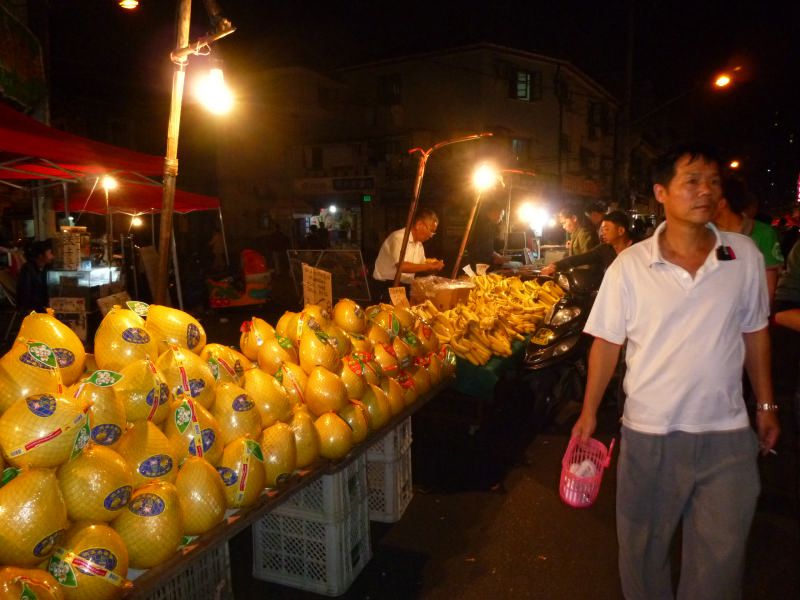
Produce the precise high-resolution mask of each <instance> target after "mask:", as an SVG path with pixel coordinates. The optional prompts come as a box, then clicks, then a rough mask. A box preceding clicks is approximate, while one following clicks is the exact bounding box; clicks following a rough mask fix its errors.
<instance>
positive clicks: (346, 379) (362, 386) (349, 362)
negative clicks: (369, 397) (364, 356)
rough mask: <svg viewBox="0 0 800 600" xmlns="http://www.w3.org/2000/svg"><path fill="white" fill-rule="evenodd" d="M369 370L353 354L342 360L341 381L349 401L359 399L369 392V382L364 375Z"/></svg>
mask: <svg viewBox="0 0 800 600" xmlns="http://www.w3.org/2000/svg"><path fill="white" fill-rule="evenodd" d="M369 368H370V367H368V366H367V365H366V364H365V362H364V361H363V360H359V359H358V358H356V357H355V356H353V355H352V354H348V355H347V356H345V357H344V358H343V359H342V368H341V369H339V379H341V380H342V383H343V384H344V387H345V389H346V390H347V397H348V398H349V399H353V398H355V399H358V398H361V396H363V395H364V392H365V391H366V390H367V381H366V379H365V377H364V375H363V373H364V371H366V370H367V369H369Z"/></svg>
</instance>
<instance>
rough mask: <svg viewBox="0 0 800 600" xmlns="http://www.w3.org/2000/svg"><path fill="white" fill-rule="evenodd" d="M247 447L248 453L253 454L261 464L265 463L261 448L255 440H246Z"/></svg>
mask: <svg viewBox="0 0 800 600" xmlns="http://www.w3.org/2000/svg"><path fill="white" fill-rule="evenodd" d="M245 445H246V446H247V453H248V454H252V455H253V456H255V457H256V458H257V459H258V460H260V461H261V462H264V453H263V452H262V451H261V446H260V445H259V444H258V442H256V441H255V440H245Z"/></svg>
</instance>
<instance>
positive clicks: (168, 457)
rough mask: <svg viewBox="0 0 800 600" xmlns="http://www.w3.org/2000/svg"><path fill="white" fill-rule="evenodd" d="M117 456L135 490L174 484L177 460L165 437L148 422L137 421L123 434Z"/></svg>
mask: <svg viewBox="0 0 800 600" xmlns="http://www.w3.org/2000/svg"><path fill="white" fill-rule="evenodd" d="M117 452H119V454H120V456H122V458H124V459H125V462H127V463H128V466H129V467H130V468H131V471H132V472H133V487H134V489H136V488H138V487H140V486H143V485H146V484H148V483H151V482H153V481H169V482H170V483H171V482H173V481H175V478H176V477H177V476H178V460H177V458H176V456H175V449H174V448H173V446H172V444H171V443H170V441H169V440H168V439H167V436H166V435H164V433H163V432H162V431H161V430H160V429H159V428H158V427H156V426H155V425H154V424H153V423H151V422H150V421H137V422H136V423H134V424H133V426H132V427H131V428H130V429H128V431H126V432H125V433H124V434H122V439H121V440H120V441H119V444H118V445H117Z"/></svg>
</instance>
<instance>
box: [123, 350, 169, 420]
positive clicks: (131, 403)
mask: <svg viewBox="0 0 800 600" xmlns="http://www.w3.org/2000/svg"><path fill="white" fill-rule="evenodd" d="M121 373H122V380H121V381H120V382H119V383H117V384H116V385H115V386H114V393H115V394H116V397H117V398H118V399H119V400H121V401H122V404H123V405H124V406H125V416H126V418H127V419H128V422H130V423H137V422H139V421H152V422H153V423H155V424H156V425H158V424H160V423H163V422H164V420H165V419H166V418H167V415H168V414H169V401H170V399H171V397H170V392H169V386H168V385H167V381H166V377H164V374H163V373H162V372H161V370H160V369H159V368H158V367H156V365H155V363H154V362H153V361H151V360H150V359H148V358H142V359H140V360H135V361H133V362H132V363H130V364H129V365H128V366H127V367H125V368H124V369H122V371H121Z"/></svg>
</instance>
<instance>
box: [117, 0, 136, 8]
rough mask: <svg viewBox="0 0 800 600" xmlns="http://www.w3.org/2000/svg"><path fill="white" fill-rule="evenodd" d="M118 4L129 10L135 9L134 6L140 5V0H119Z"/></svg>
mask: <svg viewBox="0 0 800 600" xmlns="http://www.w3.org/2000/svg"><path fill="white" fill-rule="evenodd" d="M117 4H119V5H120V6H121V7H122V8H125V9H127V10H133V9H134V8H136V7H137V6H139V0H119V2H118V3H117Z"/></svg>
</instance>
